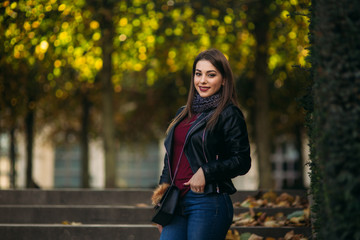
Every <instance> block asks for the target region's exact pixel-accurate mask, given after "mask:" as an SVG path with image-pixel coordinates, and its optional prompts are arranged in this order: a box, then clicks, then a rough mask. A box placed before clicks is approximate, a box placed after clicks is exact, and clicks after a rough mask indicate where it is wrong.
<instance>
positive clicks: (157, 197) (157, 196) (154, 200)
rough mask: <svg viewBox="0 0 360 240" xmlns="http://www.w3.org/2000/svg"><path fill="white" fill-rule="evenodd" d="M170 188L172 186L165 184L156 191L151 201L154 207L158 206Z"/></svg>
mask: <svg viewBox="0 0 360 240" xmlns="http://www.w3.org/2000/svg"><path fill="white" fill-rule="evenodd" d="M169 186H170V184H168V183H163V184H160V185H159V186H158V187H157V188H156V189H155V190H154V193H153V195H152V197H151V201H152V204H153V205H154V206H156V205H157V204H158V203H159V202H160V200H161V198H162V196H163V195H164V193H165V192H166V190H167V189H168V187H169Z"/></svg>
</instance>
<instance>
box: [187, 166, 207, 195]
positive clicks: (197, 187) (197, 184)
mask: <svg viewBox="0 0 360 240" xmlns="http://www.w3.org/2000/svg"><path fill="white" fill-rule="evenodd" d="M184 185H185V186H190V189H191V190H192V191H193V192H196V193H203V192H204V188H205V175H204V171H203V170H202V168H199V170H197V172H196V173H195V174H194V175H193V176H192V178H190V180H189V181H188V182H186V183H184Z"/></svg>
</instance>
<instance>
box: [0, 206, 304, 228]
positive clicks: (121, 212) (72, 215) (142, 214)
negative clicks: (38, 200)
mask: <svg viewBox="0 0 360 240" xmlns="http://www.w3.org/2000/svg"><path fill="white" fill-rule="evenodd" d="M297 210H301V209H297V208H256V209H254V212H255V213H258V212H265V213H266V214H267V215H268V216H272V215H275V214H276V213H278V212H282V213H284V214H285V215H288V214H290V213H292V212H294V211H297ZM247 211H248V209H247V208H234V214H240V213H244V212H247ZM0 213H1V214H0V223H35V224H41V223H42V224H49V223H62V222H63V221H68V222H80V223H83V224H148V223H150V220H151V217H152V215H153V214H154V210H153V208H152V207H150V206H149V207H134V206H103V205H93V206H79V205H0Z"/></svg>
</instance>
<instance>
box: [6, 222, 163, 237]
mask: <svg viewBox="0 0 360 240" xmlns="http://www.w3.org/2000/svg"><path fill="white" fill-rule="evenodd" d="M0 236H1V239H4V240H5V239H6V240H34V239H36V240H49V239H51V240H99V239H101V240H145V239H146V240H155V239H156V240H157V239H159V237H160V234H159V231H158V229H157V228H156V227H155V226H154V225H150V224H147V225H133V224H130V225H129V224H124V225H120V224H118V225H110V224H108V225H80V226H70V225H61V224H0Z"/></svg>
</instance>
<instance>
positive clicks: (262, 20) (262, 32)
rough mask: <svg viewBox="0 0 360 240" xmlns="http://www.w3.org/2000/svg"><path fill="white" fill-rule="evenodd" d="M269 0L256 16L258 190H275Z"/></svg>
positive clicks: (258, 7) (259, 6)
mask: <svg viewBox="0 0 360 240" xmlns="http://www.w3.org/2000/svg"><path fill="white" fill-rule="evenodd" d="M270 3H271V1H269V0H265V1H259V2H257V3H256V5H257V8H256V9H257V13H256V14H255V19H254V24H255V30H254V34H255V39H256V42H257V46H256V50H255V51H256V52H255V57H256V59H255V64H254V68H255V76H254V80H255V96H256V98H255V99H256V100H255V143H256V150H257V157H258V163H259V165H258V166H259V177H260V181H259V188H260V189H271V188H273V187H274V181H273V177H272V167H271V162H270V122H269V121H270V118H269V101H270V98H269V84H270V81H269V75H268V72H267V71H268V64H267V62H268V52H267V51H268V45H269V39H268V31H269V19H270V16H269V13H268V12H267V11H268V9H267V8H268V6H269V4H270Z"/></svg>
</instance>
